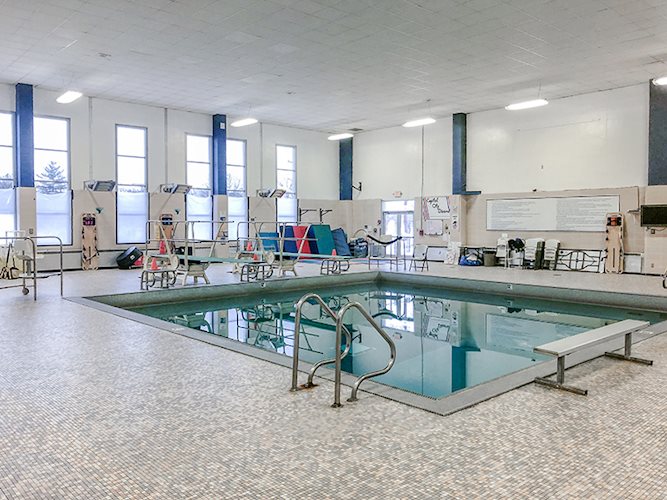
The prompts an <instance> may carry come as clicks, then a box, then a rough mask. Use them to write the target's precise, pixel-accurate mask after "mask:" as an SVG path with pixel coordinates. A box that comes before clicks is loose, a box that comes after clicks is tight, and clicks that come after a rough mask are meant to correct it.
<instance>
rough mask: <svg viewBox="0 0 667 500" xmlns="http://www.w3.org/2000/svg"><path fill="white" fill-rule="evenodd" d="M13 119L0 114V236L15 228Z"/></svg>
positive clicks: (8, 115)
mask: <svg viewBox="0 0 667 500" xmlns="http://www.w3.org/2000/svg"><path fill="white" fill-rule="evenodd" d="M13 118H14V115H12V114H11V113H0V236H4V235H5V232H6V231H13V230H14V229H15V228H16V201H15V198H14V126H13V121H14V120H13ZM5 243H6V242H4V241H0V245H4V244H5Z"/></svg>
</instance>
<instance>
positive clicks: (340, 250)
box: [331, 227, 352, 257]
mask: <svg viewBox="0 0 667 500" xmlns="http://www.w3.org/2000/svg"><path fill="white" fill-rule="evenodd" d="M331 235H332V236H333V240H334V245H335V247H336V253H337V254H338V255H340V256H341V257H351V256H352V252H351V251H350V245H348V244H347V234H345V231H344V230H343V228H342V227H339V228H338V229H334V230H333V231H331Z"/></svg>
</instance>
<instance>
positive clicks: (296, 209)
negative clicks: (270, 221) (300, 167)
mask: <svg viewBox="0 0 667 500" xmlns="http://www.w3.org/2000/svg"><path fill="white" fill-rule="evenodd" d="M278 148H291V149H292V150H293V151H294V169H293V170H288V169H286V168H278ZM274 151H275V153H276V189H277V188H278V172H279V171H283V172H292V174H293V175H294V192H293V193H292V192H290V191H285V194H294V197H291V196H289V197H286V196H285V195H283V196H282V197H280V198H277V199H276V221H277V222H294V223H296V222H298V219H299V198H298V192H299V184H298V182H297V175H296V174H297V161H298V158H297V147H296V144H280V143H276V147H275V149H274ZM283 199H284V200H294V213H293V215H294V219H293V220H289V221H286V220H280V219H281V216H280V202H281V200H283ZM290 215H292V214H290Z"/></svg>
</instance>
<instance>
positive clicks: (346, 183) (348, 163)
mask: <svg viewBox="0 0 667 500" xmlns="http://www.w3.org/2000/svg"><path fill="white" fill-rule="evenodd" d="M338 152H339V155H338V163H339V165H340V175H339V179H340V199H341V200H351V199H352V137H350V138H349V139H343V140H341V141H340V142H339V143H338Z"/></svg>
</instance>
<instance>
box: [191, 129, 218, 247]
mask: <svg viewBox="0 0 667 500" xmlns="http://www.w3.org/2000/svg"><path fill="white" fill-rule="evenodd" d="M188 137H201V138H205V139H207V140H208V155H209V156H208V160H209V161H208V162H203V161H192V160H189V159H188ZM190 163H196V164H198V165H208V185H209V187H208V189H207V191H208V192H209V199H210V201H211V211H210V213H209V220H213V212H214V209H215V207H214V205H215V204H214V203H213V137H212V136H210V135H206V134H193V133H190V132H185V182H186V184H188V185H191V184H190V181H189V179H188V175H189V170H190V169H189V166H190ZM192 189H193V190H201V188H198V187H195V186H192ZM189 196H190V194H189V193H188V194H186V195H185V220H189V219H190V216H189V214H188V197H189ZM193 227H196V226H194V225H193ZM208 228H209V229H207V231H208V232H209V233H210V234H209V235H208V238H209V239H211V240H212V239H213V236H214V235H213V231H214V229H213V227H212V225H210V226H208Z"/></svg>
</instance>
